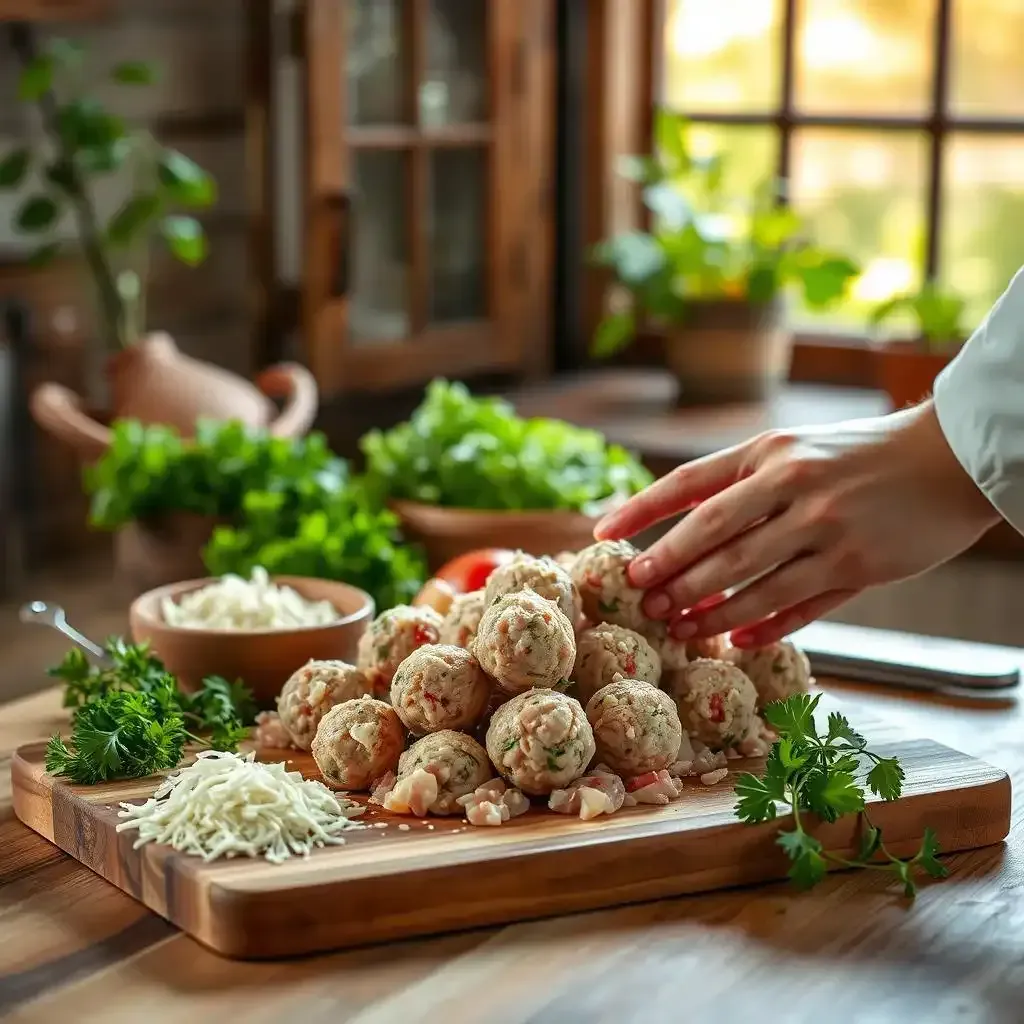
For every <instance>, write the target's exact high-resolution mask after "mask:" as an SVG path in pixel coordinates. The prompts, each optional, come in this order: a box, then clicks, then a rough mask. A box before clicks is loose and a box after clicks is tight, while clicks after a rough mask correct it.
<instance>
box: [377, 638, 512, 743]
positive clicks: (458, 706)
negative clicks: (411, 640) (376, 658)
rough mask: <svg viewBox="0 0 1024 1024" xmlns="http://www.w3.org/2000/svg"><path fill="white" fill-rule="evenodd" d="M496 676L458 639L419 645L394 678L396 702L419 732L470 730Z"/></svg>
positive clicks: (483, 708) (414, 731) (403, 717)
mask: <svg viewBox="0 0 1024 1024" xmlns="http://www.w3.org/2000/svg"><path fill="white" fill-rule="evenodd" d="M491 689H492V683H491V679H490V677H489V676H488V675H487V674H486V673H485V672H484V670H483V669H482V668H481V667H480V663H479V662H478V661H477V660H476V658H474V657H473V655H472V654H470V653H469V651H467V650H465V649H463V648H462V647H456V646H454V644H425V645H424V646H423V647H418V648H416V650H415V651H413V652H412V654H410V655H409V657H408V658H406V659H405V661H403V662H402V664H401V665H399V666H398V670H397V671H396V672H395V676H394V678H393V679H392V680H391V705H392V707H394V709H395V711H397V712H398V717H399V718H401V720H402V721H403V722H404V723H405V726H406V728H407V729H408V730H409V731H410V732H411V733H412V734H413V735H415V736H423V735H425V734H426V733H428V732H438V731H440V730H441V729H470V728H472V727H473V726H474V725H475V724H476V723H477V722H479V721H480V719H481V718H482V717H483V714H484V712H485V711H486V710H487V705H488V702H489V701H490V699H491Z"/></svg>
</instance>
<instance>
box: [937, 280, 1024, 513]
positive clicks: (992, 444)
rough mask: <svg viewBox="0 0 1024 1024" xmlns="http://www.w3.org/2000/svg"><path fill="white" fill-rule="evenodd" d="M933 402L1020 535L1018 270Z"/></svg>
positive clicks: (1022, 321)
mask: <svg viewBox="0 0 1024 1024" xmlns="http://www.w3.org/2000/svg"><path fill="white" fill-rule="evenodd" d="M934 397H935V412H936V415H937V416H938V419H939V425H940V426H941V427H942V432H943V434H945V436H946V441H947V442H948V443H949V446H950V448H952V450H953V453H954V454H955V455H956V457H957V459H958V460H959V461H960V464H961V465H962V466H963V467H964V469H965V470H966V471H967V472H968V473H969V474H970V476H971V479H973V480H974V482H975V483H976V484H977V485H978V487H979V488H980V489H981V490H982V492H983V493H984V494H985V496H986V497H987V498H988V500H989V501H990V502H992V504H993V505H994V506H995V508H996V509H997V511H998V512H999V514H1000V515H1001V516H1002V517H1003V518H1004V519H1006V520H1007V522H1009V523H1010V524H1011V525H1012V526H1013V528H1014V529H1015V530H1017V532H1018V533H1024V268H1022V269H1021V270H1018V271H1017V274H1016V276H1015V277H1014V279H1013V280H1012V281H1011V282H1010V286H1009V287H1008V288H1007V289H1006V291H1005V292H1004V293H1003V294H1002V296H1001V297H1000V299H999V301H998V302H996V304H995V305H994V306H993V307H992V309H991V310H990V311H989V314H988V316H987V317H986V318H985V320H984V322H983V323H982V324H981V326H980V327H979V328H978V329H977V330H976V331H975V332H974V334H972V335H971V338H970V340H969V341H968V342H967V344H966V345H964V347H963V348H962V349H961V350H960V353H959V354H958V355H957V357H956V358H955V359H954V360H953V361H952V362H951V363H950V364H949V365H948V366H947V367H946V368H945V369H944V370H943V371H942V373H940V374H939V376H938V377H937V378H936V380H935V388H934Z"/></svg>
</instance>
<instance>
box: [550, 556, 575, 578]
mask: <svg viewBox="0 0 1024 1024" xmlns="http://www.w3.org/2000/svg"><path fill="white" fill-rule="evenodd" d="M577 554H578V552H576V551H559V552H558V554H557V555H555V561H556V562H557V563H558V564H559V565H560V566H561V567H562V568H563V569H564V570H565V571H566V572H567V573H569V574H570V576H571V575H572V567H573V563H574V562H575V561H576V555H577Z"/></svg>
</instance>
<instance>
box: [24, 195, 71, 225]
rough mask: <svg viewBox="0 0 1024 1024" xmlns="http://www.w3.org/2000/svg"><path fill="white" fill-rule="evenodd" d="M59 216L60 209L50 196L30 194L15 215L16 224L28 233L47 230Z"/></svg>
mask: <svg viewBox="0 0 1024 1024" xmlns="http://www.w3.org/2000/svg"><path fill="white" fill-rule="evenodd" d="M59 216H60V210H59V208H58V206H57V204H56V203H55V202H54V201H53V200H52V199H51V198H50V197H49V196H29V198H28V199H26V200H25V201H24V203H22V204H21V206H20V207H19V209H18V212H17V213H16V214H15V215H14V226H15V227H16V228H17V229H18V230H19V231H25V232H28V233H35V232H37V231H46V230H47V229H48V228H52V227H53V226H54V224H55V223H56V222H57V219H58V217H59Z"/></svg>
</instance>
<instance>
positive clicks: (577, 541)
mask: <svg viewBox="0 0 1024 1024" xmlns="http://www.w3.org/2000/svg"><path fill="white" fill-rule="evenodd" d="M391 507H392V508H393V509H394V510H395V513H396V514H397V515H398V517H399V519H401V521H402V532H403V533H404V534H405V536H406V537H407V538H408V539H409V540H413V541H416V542H417V543H419V544H422V545H423V549H424V551H425V552H426V555H427V562H428V564H429V566H430V569H431V571H434V570H436V569H439V568H440V567H441V566H442V565H444V563H445V562H448V561H450V560H451V559H452V558H455V557H456V555H461V554H463V553H464V552H466V551H475V550H477V549H478V548H513V549H521V550H523V551H525V552H526V553H527V554H530V555H557V554H558V553H559V552H560V551H578V550H579V549H580V548H585V547H586V546H587V545H588V544H593V543H594V527H595V526H596V525H597V517H595V516H587V515H583V513H581V512H567V511H564V510H561V509H555V510H549V509H536V510H534V509H531V510H529V511H526V512H505V511H489V510H487V509H475V508H444V507H443V506H441V505H423V504H421V503H420V502H417V501H394V502H392V503H391Z"/></svg>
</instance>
